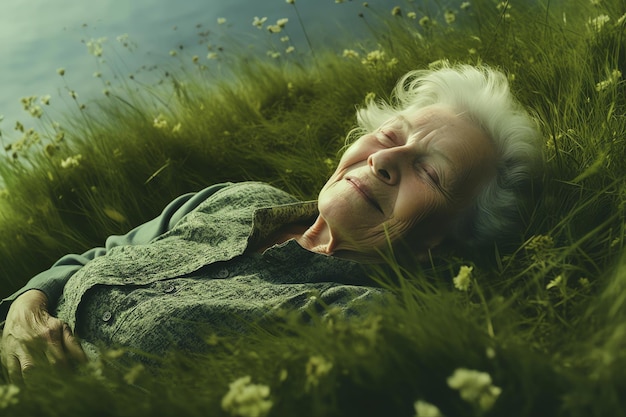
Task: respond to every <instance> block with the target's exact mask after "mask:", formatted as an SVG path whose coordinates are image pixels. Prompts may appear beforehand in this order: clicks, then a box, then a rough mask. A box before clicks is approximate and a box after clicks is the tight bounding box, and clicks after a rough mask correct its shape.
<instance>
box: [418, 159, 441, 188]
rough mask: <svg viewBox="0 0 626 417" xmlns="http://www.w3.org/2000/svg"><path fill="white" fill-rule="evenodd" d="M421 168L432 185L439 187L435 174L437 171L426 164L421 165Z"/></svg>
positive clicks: (437, 175) (436, 174)
mask: <svg viewBox="0 0 626 417" xmlns="http://www.w3.org/2000/svg"><path fill="white" fill-rule="evenodd" d="M421 168H422V169H423V171H424V172H425V173H426V175H427V176H428V178H429V179H430V181H431V182H432V183H433V184H434V185H436V186H439V174H438V173H437V170H435V168H433V166H432V165H428V164H423V165H421Z"/></svg>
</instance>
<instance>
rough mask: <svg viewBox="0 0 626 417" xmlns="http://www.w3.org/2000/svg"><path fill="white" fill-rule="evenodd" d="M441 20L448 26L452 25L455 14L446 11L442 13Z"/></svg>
mask: <svg viewBox="0 0 626 417" xmlns="http://www.w3.org/2000/svg"><path fill="white" fill-rule="evenodd" d="M443 18H444V20H445V21H446V23H447V24H449V25H450V24H452V23H454V21H455V20H456V13H454V11H452V10H446V11H445V12H444V13H443Z"/></svg>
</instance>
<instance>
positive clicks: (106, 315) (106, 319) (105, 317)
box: [102, 311, 113, 321]
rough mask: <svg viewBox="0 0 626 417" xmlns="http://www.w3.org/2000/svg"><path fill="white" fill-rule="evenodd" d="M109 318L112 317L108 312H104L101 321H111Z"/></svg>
mask: <svg viewBox="0 0 626 417" xmlns="http://www.w3.org/2000/svg"><path fill="white" fill-rule="evenodd" d="M111 317H113V315H112V314H111V312H110V311H106V312H105V313H104V314H103V315H102V321H109V320H111Z"/></svg>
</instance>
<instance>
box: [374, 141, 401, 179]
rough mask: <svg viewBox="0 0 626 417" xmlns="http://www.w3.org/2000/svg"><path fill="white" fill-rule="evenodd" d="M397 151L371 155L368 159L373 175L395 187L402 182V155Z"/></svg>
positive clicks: (392, 150) (381, 151) (391, 150)
mask: <svg viewBox="0 0 626 417" xmlns="http://www.w3.org/2000/svg"><path fill="white" fill-rule="evenodd" d="M397 150H398V149H397V148H396V149H385V150H380V151H377V152H374V153H372V154H370V156H368V158H367V164H368V165H369V167H370V169H371V170H372V173H373V174H374V175H375V176H376V177H377V178H378V179H380V180H381V181H383V182H385V183H386V184H389V185H395V184H397V183H398V181H400V166H399V163H400V161H399V159H400V157H401V155H399V152H397Z"/></svg>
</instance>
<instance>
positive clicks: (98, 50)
mask: <svg viewBox="0 0 626 417" xmlns="http://www.w3.org/2000/svg"><path fill="white" fill-rule="evenodd" d="M106 40H107V38H98V39H90V40H89V41H87V42H86V43H85V45H87V50H88V51H89V53H90V54H91V55H93V56H97V57H101V56H102V51H103V50H102V44H103V43H104V42H106Z"/></svg>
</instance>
